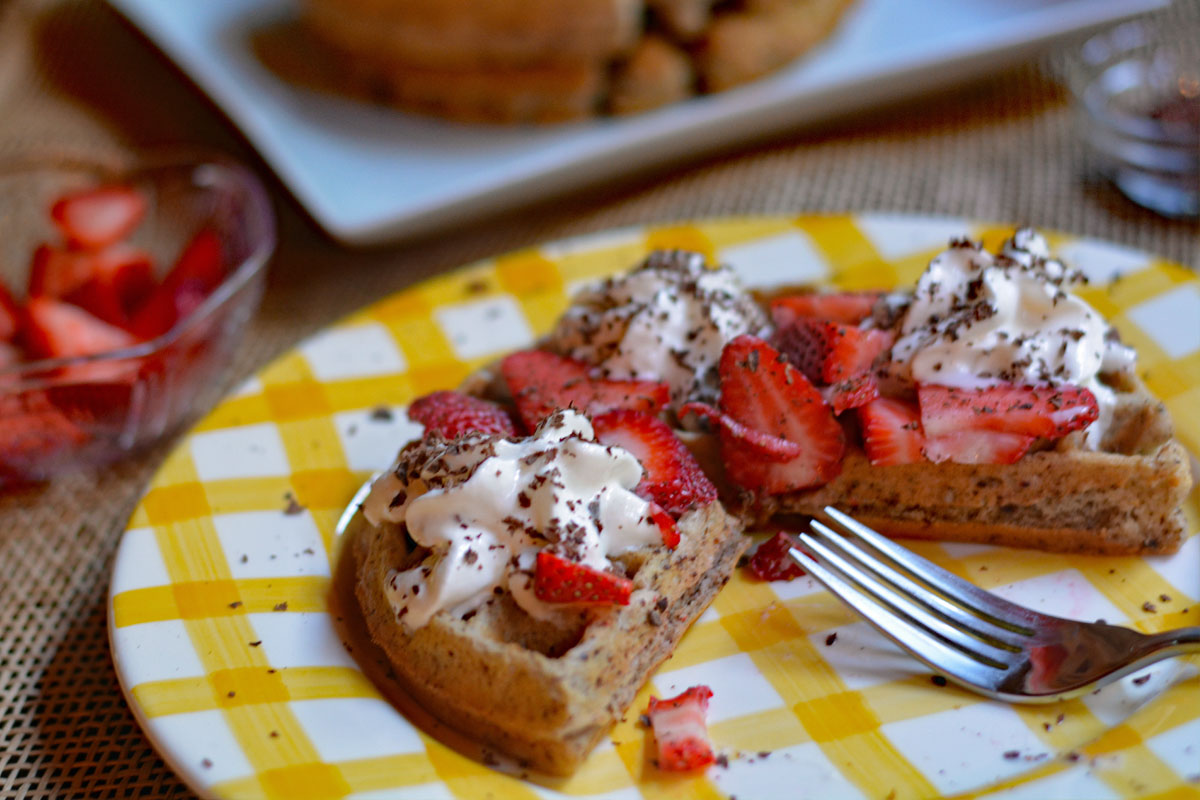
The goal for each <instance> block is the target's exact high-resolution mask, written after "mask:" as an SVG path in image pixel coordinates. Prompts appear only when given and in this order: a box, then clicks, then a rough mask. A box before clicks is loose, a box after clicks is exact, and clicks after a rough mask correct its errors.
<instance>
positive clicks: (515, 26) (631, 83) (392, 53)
mask: <svg viewBox="0 0 1200 800" xmlns="http://www.w3.org/2000/svg"><path fill="white" fill-rule="evenodd" d="M848 3H849V0H740V2H735V3H714V2H713V0H645V2H644V1H643V0H490V1H489V2H486V3H485V2H476V1H475V0H305V6H304V8H305V12H304V13H305V19H306V21H307V23H308V25H309V28H310V29H311V30H312V31H313V33H315V34H316V35H317V36H318V37H319V38H320V39H322V40H323V41H324V42H325V43H326V44H327V45H328V46H329V47H330V49H331V50H332V51H333V52H334V53H335V54H336V58H335V59H334V61H335V63H338V64H340V65H341V66H340V68H339V69H338V72H339V73H340V75H341V76H342V80H343V82H344V83H346V84H348V85H347V86H346V88H347V89H349V90H352V91H354V92H355V93H360V92H362V90H363V89H367V90H368V91H369V93H370V94H371V96H374V97H376V98H378V99H381V100H383V101H385V102H390V103H392V104H394V105H397V106H399V107H402V108H407V109H413V110H417V111H421V112H426V113H433V114H436V115H439V116H443V117H447V118H451V119H456V120H462V121H472V122H475V121H491V122H546V121H557V120H565V119H575V118H581V117H587V116H592V115H595V114H598V113H618V114H625V113H634V112H638V111H645V110H649V109H652V108H656V107H659V106H662V105H665V104H668V103H673V102H677V101H679V100H682V99H686V98H687V97H691V96H693V95H695V94H697V93H699V92H704V91H719V90H724V89H727V88H730V87H732V86H735V85H737V84H739V83H744V82H746V81H750V80H754V79H755V78H758V77H761V76H762V75H765V74H767V73H768V72H770V71H772V70H774V69H778V68H779V67H782V66H783V65H785V64H787V63H788V62H790V61H792V60H793V59H795V58H796V57H798V56H799V55H801V54H802V53H803V52H804V51H806V50H808V49H809V48H811V47H812V46H813V45H814V44H816V43H817V42H818V41H820V40H821V39H823V38H824V37H825V36H827V35H828V34H829V33H830V32H831V31H832V30H833V27H834V25H835V24H836V22H837V20H838V19H840V17H841V15H842V14H843V13H844V11H845V9H846V7H847V6H848Z"/></svg>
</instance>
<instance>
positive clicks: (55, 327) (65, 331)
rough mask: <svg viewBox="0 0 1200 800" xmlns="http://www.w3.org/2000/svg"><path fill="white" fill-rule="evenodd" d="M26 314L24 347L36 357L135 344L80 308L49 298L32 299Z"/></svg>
mask: <svg viewBox="0 0 1200 800" xmlns="http://www.w3.org/2000/svg"><path fill="white" fill-rule="evenodd" d="M25 314H26V320H27V322H26V327H25V331H24V335H25V344H26V347H27V349H28V350H29V353H30V355H32V356H34V357H37V358H69V357H71V356H87V355H93V354H95V353H107V352H110V351H112V350H120V349H121V348H124V347H130V346H132V345H134V344H136V343H137V341H138V340H137V339H136V338H134V337H133V336H132V335H130V334H129V333H127V332H126V331H123V330H121V329H120V328H116V327H114V326H112V325H109V324H108V323H107V322H104V321H103V320H99V319H97V318H96V317H94V316H92V315H91V314H89V313H88V312H86V311H84V310H83V309H81V308H76V307H75V306H73V305H70V304H69V303H62V302H59V301H58V300H52V299H50V298H49V297H34V298H31V299H30V300H29V303H28V305H27V306H26V307H25Z"/></svg>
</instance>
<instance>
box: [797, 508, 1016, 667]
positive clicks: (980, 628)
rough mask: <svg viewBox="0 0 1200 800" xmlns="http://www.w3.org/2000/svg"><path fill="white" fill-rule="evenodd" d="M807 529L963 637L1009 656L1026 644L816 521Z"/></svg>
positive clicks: (1007, 629) (1007, 631) (1014, 635)
mask: <svg viewBox="0 0 1200 800" xmlns="http://www.w3.org/2000/svg"><path fill="white" fill-rule="evenodd" d="M810 528H811V529H812V530H814V531H818V532H820V533H821V534H822V535H823V536H824V537H825V541H826V543H827V544H831V545H833V546H835V547H837V549H838V553H839V555H841V556H842V557H843V558H847V559H850V560H852V561H853V562H854V564H855V565H856V566H857V567H858V568H860V569H864V570H866V571H867V572H869V573H870V574H871V575H872V576H874V577H876V578H881V579H883V580H885V581H887V582H888V583H890V584H891V585H892V586H894V587H895V588H896V589H898V590H899V591H900V592H901V594H902V595H904V596H906V597H907V598H908V599H910V600H915V601H916V602H918V603H920V604H921V605H923V606H925V608H927V609H929V610H930V611H931V612H933V613H934V614H937V615H938V616H939V617H941V618H942V619H945V620H946V621H947V622H949V623H951V624H953V625H954V626H955V627H956V629H958V630H965V631H966V632H967V633H969V634H971V635H972V636H974V637H975V638H977V639H979V640H980V641H982V642H985V643H987V644H989V645H994V646H996V647H1001V648H1004V649H1006V650H1009V651H1013V652H1015V651H1016V650H1018V649H1019V648H1021V647H1024V646H1025V645H1026V644H1027V643H1028V637H1026V636H1023V635H1022V634H1019V633H1014V632H1013V631H1012V630H1010V629H1009V628H1006V627H1001V626H999V625H995V624H993V623H991V622H989V621H988V620H987V619H986V617H981V616H978V615H977V614H976V613H974V612H973V609H969V608H967V609H964V608H963V607H962V606H960V605H958V604H956V603H953V602H951V601H950V600H947V599H946V598H945V597H944V596H943V595H941V594H939V593H938V592H936V591H932V590H931V589H930V588H929V587H927V586H926V585H925V584H923V583H919V582H917V581H914V580H913V579H912V578H910V577H908V576H907V575H906V574H904V573H902V572H899V571H898V570H895V569H893V568H892V567H891V565H890V563H889V562H888V561H886V560H884V559H883V558H877V557H876V554H875V553H873V551H872V550H870V549H869V548H866V547H862V546H860V544H859V543H858V542H855V541H853V540H850V539H847V538H846V537H844V536H842V535H840V534H838V533H836V532H835V531H834V530H833V529H832V528H829V527H828V526H826V525H825V524H824V523H822V522H821V521H820V520H813V521H812V522H811V523H810ZM863 544H865V543H863ZM884 558H886V556H885V557H884Z"/></svg>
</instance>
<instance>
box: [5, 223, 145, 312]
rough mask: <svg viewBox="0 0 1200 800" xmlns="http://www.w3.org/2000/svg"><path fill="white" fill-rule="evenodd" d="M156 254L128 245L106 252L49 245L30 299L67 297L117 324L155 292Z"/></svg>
mask: <svg viewBox="0 0 1200 800" xmlns="http://www.w3.org/2000/svg"><path fill="white" fill-rule="evenodd" d="M154 285H155V281H154V265H153V262H152V261H151V258H150V254H149V253H147V252H146V251H145V250H142V249H141V248H138V247H133V246H131V245H127V244H124V243H120V242H118V243H117V244H114V245H110V246H108V247H105V248H104V249H102V250H94V251H93V250H64V249H61V248H57V247H52V246H50V245H46V244H43V245H41V246H39V247H38V248H37V250H35V251H34V254H33V264H32V265H31V267H30V270H29V296H30V297H43V296H44V297H54V298H62V299H65V300H67V301H68V302H70V303H74V304H75V305H78V306H80V307H82V308H86V309H87V310H88V311H90V312H92V313H93V314H95V315H96V316H98V317H100V318H101V319H103V320H104V321H106V322H110V323H112V324H114V325H122V324H125V322H126V321H127V319H128V317H129V314H130V312H132V311H133V309H134V308H136V307H137V306H139V305H141V303H143V302H144V301H145V299H146V298H147V297H148V296H149V295H150V292H151V291H153V289H154Z"/></svg>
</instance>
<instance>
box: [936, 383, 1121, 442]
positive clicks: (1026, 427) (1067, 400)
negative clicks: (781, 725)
mask: <svg viewBox="0 0 1200 800" xmlns="http://www.w3.org/2000/svg"><path fill="white" fill-rule="evenodd" d="M917 398H918V400H919V401H920V404H921V425H922V426H923V427H924V429H925V435H926V436H931V437H932V436H942V435H944V434H948V433H957V432H961V431H999V432H1002V433H1017V434H1022V435H1024V436H1037V437H1041V438H1044V439H1057V438H1059V437H1062V436H1066V435H1067V434H1068V433H1070V432H1071V431H1075V430H1079V429H1081V428H1085V427H1087V426H1088V425H1090V424H1091V423H1092V422H1093V421H1094V420H1095V419H1096V418H1097V417H1098V416H1099V415H1100V409H1099V407H1098V406H1097V405H1096V397H1095V395H1093V394H1092V393H1091V391H1089V390H1088V389H1082V388H1080V387H1078V386H1038V387H1035V386H1011V385H1005V386H993V387H990V388H986V389H954V388H951V387H947V386H937V385H933V384H927V385H923V386H918V387H917Z"/></svg>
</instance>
